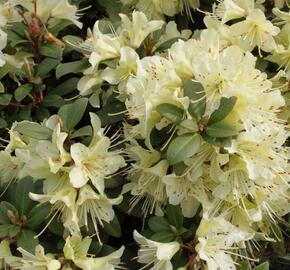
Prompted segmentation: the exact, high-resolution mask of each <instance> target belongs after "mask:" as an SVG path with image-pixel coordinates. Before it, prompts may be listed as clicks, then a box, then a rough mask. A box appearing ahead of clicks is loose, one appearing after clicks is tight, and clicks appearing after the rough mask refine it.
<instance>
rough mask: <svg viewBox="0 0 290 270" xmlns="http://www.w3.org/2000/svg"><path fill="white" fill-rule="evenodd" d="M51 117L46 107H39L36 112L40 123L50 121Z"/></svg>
mask: <svg viewBox="0 0 290 270" xmlns="http://www.w3.org/2000/svg"><path fill="white" fill-rule="evenodd" d="M49 116H50V113H49V110H48V109H47V108H44V107H39V108H38V109H37V111H36V114H35V118H36V119H37V120H38V121H41V122H42V121H43V120H44V119H48V118H49Z"/></svg>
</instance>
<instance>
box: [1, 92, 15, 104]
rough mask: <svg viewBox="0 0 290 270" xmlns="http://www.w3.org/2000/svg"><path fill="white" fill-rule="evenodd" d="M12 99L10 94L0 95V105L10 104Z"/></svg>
mask: <svg viewBox="0 0 290 270" xmlns="http://www.w3.org/2000/svg"><path fill="white" fill-rule="evenodd" d="M11 99H12V95H11V94H0V105H2V106H6V105H8V104H9V103H10V101H11Z"/></svg>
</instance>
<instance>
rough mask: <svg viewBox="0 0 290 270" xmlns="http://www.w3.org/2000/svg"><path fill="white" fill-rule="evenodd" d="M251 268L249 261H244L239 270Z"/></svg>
mask: <svg viewBox="0 0 290 270" xmlns="http://www.w3.org/2000/svg"><path fill="white" fill-rule="evenodd" d="M248 269H249V263H248V261H242V262H241V263H240V264H239V265H238V266H237V270H248Z"/></svg>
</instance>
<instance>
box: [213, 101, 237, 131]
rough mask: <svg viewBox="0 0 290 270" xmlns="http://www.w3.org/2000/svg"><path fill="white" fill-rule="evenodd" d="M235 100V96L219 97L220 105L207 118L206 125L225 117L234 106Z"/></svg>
mask: <svg viewBox="0 0 290 270" xmlns="http://www.w3.org/2000/svg"><path fill="white" fill-rule="evenodd" d="M236 102H237V98H236V97H230V98H224V97H223V98H221V101H220V106H219V108H218V109H217V110H215V111H214V112H213V113H212V114H211V116H210V118H209V120H208V125H212V124H214V123H217V122H220V121H222V120H223V119H225V118H226V117H227V116H228V114H229V113H230V112H231V111H232V109H233V108H234V106H235V104H236Z"/></svg>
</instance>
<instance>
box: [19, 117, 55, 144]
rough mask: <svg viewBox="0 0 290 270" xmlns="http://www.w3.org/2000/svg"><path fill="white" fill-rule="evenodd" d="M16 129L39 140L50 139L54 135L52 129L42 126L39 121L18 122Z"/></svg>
mask: <svg viewBox="0 0 290 270" xmlns="http://www.w3.org/2000/svg"><path fill="white" fill-rule="evenodd" d="M15 131H18V132H19V133H21V134H23V135H25V136H27V137H30V138H34V139H38V140H50V139H51V137H52V130H51V129H49V128H47V127H44V126H41V125H40V124H38V123H33V122H29V121H22V122H20V123H18V124H17V125H16V127H15Z"/></svg>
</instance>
